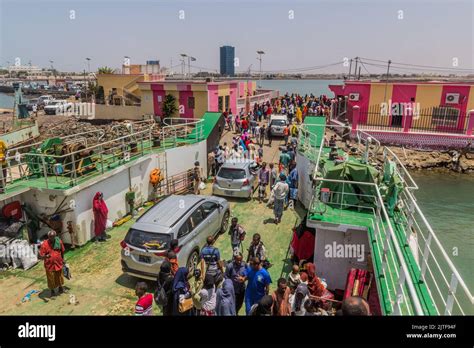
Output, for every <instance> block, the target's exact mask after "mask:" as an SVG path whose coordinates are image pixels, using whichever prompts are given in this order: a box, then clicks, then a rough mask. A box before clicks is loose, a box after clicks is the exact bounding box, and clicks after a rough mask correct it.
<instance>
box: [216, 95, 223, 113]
mask: <svg viewBox="0 0 474 348" xmlns="http://www.w3.org/2000/svg"><path fill="white" fill-rule="evenodd" d="M217 111H219V112H222V111H224V97H219V99H218V102H217Z"/></svg>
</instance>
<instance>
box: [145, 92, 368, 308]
mask: <svg viewBox="0 0 474 348" xmlns="http://www.w3.org/2000/svg"><path fill="white" fill-rule="evenodd" d="M330 103H331V100H330V99H329V98H326V97H325V96H321V97H319V98H316V97H315V96H313V95H310V96H304V97H302V96H299V95H285V96H283V97H281V98H279V99H277V100H275V101H274V102H273V103H270V102H267V103H265V104H261V105H257V104H256V105H255V106H254V108H253V109H252V110H250V111H249V112H248V113H246V114H244V112H243V110H242V111H241V112H240V113H239V114H237V115H235V116H234V115H233V113H232V110H226V111H225V112H224V113H223V116H224V118H225V122H226V128H227V130H228V131H229V132H233V137H232V143H231V144H228V143H227V142H224V143H223V144H222V145H219V146H218V147H217V148H216V149H215V151H214V152H212V153H210V154H209V156H208V169H209V173H208V174H209V175H211V176H214V175H216V174H217V173H218V172H219V169H220V167H221V166H222V165H223V164H224V163H225V162H226V161H228V160H237V159H249V160H252V161H254V162H255V164H256V167H254V170H255V173H256V176H257V177H258V189H257V192H258V193H257V199H258V201H259V202H260V203H263V202H266V204H267V205H268V206H269V207H272V209H273V213H274V223H275V224H278V223H280V222H281V219H282V215H283V212H284V210H285V208H286V207H288V206H290V205H292V204H294V202H295V201H296V198H297V192H298V169H297V165H296V150H297V146H298V124H301V123H302V122H303V120H304V117H306V116H308V115H322V116H324V115H326V114H327V113H328V112H329V107H330ZM275 113H279V114H285V115H287V117H288V125H287V126H286V127H285V129H284V133H283V134H284V136H283V143H282V144H281V143H280V144H279V145H281V146H280V147H279V148H280V155H279V159H278V163H266V162H265V161H264V160H263V154H264V146H265V145H267V146H271V145H272V136H271V133H270V131H269V127H267V126H266V124H267V123H268V120H269V117H270V115H272V114H275ZM265 140H266V141H267V144H265ZM195 172H196V177H200V175H201V173H200V169H199V163H196V164H195ZM197 183H200V182H197ZM197 192H199V190H195V193H197ZM228 236H229V237H228V238H229V247H230V248H231V249H232V252H233V257H232V260H230V261H229V262H227V263H226V262H225V261H224V260H222V259H221V253H220V250H219V249H218V248H217V247H216V246H215V245H214V242H215V240H214V238H213V237H211V236H209V237H208V238H207V243H206V245H205V246H204V247H203V248H202V250H201V252H200V261H199V264H198V265H196V266H195V267H194V268H193V269H191V270H190V269H188V268H186V267H180V266H179V265H178V263H177V257H176V252H177V250H176V248H177V245H178V243H177V240H173V241H172V242H171V243H170V248H169V250H168V254H167V257H166V260H165V261H164V262H163V263H162V265H161V269H160V273H159V275H158V280H157V287H156V288H157V290H156V292H155V294H154V296H153V295H152V294H148V293H147V291H146V289H145V287H146V283H139V284H137V289H136V293H137V296H138V298H139V299H138V302H137V304H136V314H137V315H142V314H151V308H152V304H153V301H152V299H153V297H154V299H155V302H156V303H157V304H158V305H159V306H160V307H161V309H162V313H163V315H172V316H193V315H195V316H196V315H197V316H235V315H239V313H242V311H241V310H242V307H244V312H245V315H249V316H310V315H335V314H342V315H369V307H368V304H367V302H366V301H365V300H364V299H362V298H358V297H349V298H347V299H346V300H345V301H344V302H343V303H342V306H341V304H340V303H339V302H340V301H336V300H335V299H334V295H333V294H332V293H331V292H330V291H329V290H328V289H327V285H326V282H325V280H324V279H321V278H319V277H318V276H317V275H316V267H315V265H314V264H313V263H311V262H308V263H305V264H295V265H293V267H292V270H291V272H290V273H289V274H288V276H287V277H282V278H280V279H278V280H277V284H276V289H275V290H273V291H271V290H270V284H272V282H273V281H272V278H271V276H270V273H269V272H268V269H269V268H270V267H271V266H272V264H271V263H270V259H269V257H268V250H267V249H266V247H265V244H264V243H263V241H262V238H261V235H260V234H259V233H255V234H253V236H252V239H251V242H250V245H249V247H248V249H247V250H244V249H243V245H242V242H243V241H244V240H245V238H246V230H245V227H244V226H243V225H242V224H241V223H239V221H238V218H237V217H233V218H232V220H231V224H230V226H229V230H228ZM335 304H338V305H337V307H338V308H340V309H339V311H338V312H336V310H335V309H336V306H335Z"/></svg>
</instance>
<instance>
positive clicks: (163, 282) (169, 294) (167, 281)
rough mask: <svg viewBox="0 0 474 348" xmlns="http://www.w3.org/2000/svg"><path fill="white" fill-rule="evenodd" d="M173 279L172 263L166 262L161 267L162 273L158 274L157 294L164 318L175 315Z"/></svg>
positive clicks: (157, 300)
mask: <svg viewBox="0 0 474 348" xmlns="http://www.w3.org/2000/svg"><path fill="white" fill-rule="evenodd" d="M173 279H174V277H173V274H172V273H171V263H170V262H169V261H167V260H164V261H163V262H162V264H161V266H160V272H159V273H158V280H157V287H156V289H157V290H156V293H155V301H156V302H157V305H158V306H160V307H161V312H162V314H163V316H169V315H172V314H173ZM160 294H162V295H160ZM160 297H162V298H160Z"/></svg>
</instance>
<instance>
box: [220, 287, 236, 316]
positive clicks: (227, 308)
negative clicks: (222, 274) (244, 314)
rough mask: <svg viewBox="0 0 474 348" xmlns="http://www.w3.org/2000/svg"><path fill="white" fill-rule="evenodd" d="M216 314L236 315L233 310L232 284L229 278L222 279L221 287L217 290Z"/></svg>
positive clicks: (233, 294) (233, 295)
mask: <svg viewBox="0 0 474 348" xmlns="http://www.w3.org/2000/svg"><path fill="white" fill-rule="evenodd" d="M216 315H221V316H223V315H227V316H229V315H237V314H236V311H235V292H234V284H233V283H232V280H231V279H226V280H224V283H223V284H222V288H220V289H218V290H217V300H216Z"/></svg>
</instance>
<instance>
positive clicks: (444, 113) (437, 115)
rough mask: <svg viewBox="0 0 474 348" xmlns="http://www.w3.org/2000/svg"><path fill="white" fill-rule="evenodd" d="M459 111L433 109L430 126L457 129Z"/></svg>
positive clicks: (453, 109)
mask: <svg viewBox="0 0 474 348" xmlns="http://www.w3.org/2000/svg"><path fill="white" fill-rule="evenodd" d="M458 119H459V109H456V108H449V107H438V108H433V116H432V118H431V122H432V124H434V125H436V126H441V127H457V125H458Z"/></svg>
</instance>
